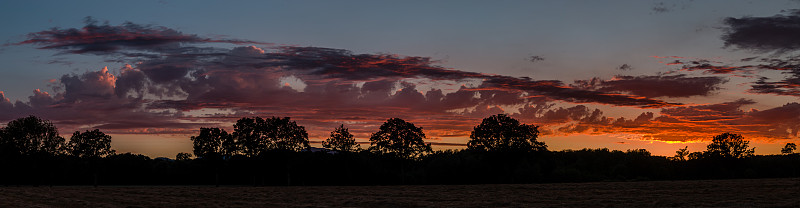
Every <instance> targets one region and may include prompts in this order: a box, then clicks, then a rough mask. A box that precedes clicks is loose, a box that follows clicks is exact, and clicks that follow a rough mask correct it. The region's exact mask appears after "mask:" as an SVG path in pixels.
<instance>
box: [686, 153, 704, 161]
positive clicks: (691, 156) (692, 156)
mask: <svg viewBox="0 0 800 208" xmlns="http://www.w3.org/2000/svg"><path fill="white" fill-rule="evenodd" d="M686 158H688V159H689V160H697V159H702V158H703V152H692V153H689V154H688V155H686Z"/></svg>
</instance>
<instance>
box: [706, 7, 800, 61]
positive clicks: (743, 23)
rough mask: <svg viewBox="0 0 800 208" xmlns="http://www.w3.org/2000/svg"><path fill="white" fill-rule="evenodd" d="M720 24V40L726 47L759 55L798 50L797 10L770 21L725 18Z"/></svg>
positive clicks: (799, 19)
mask: <svg viewBox="0 0 800 208" xmlns="http://www.w3.org/2000/svg"><path fill="white" fill-rule="evenodd" d="M724 23H725V26H726V27H725V28H723V32H724V34H723V36H722V40H723V41H725V46H726V47H737V48H741V49H746V50H751V51H754V52H760V53H768V52H776V53H785V52H789V51H794V50H797V49H800V39H798V38H797V37H798V36H800V10H792V11H791V12H789V13H787V14H785V15H783V14H779V15H775V16H771V17H741V18H735V17H729V18H726V19H725V20H724Z"/></svg>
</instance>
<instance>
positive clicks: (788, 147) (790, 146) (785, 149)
mask: <svg viewBox="0 0 800 208" xmlns="http://www.w3.org/2000/svg"><path fill="white" fill-rule="evenodd" d="M796 149H797V145H796V144H794V143H791V142H790V143H786V146H783V148H781V153H783V154H792V153H794V150H796Z"/></svg>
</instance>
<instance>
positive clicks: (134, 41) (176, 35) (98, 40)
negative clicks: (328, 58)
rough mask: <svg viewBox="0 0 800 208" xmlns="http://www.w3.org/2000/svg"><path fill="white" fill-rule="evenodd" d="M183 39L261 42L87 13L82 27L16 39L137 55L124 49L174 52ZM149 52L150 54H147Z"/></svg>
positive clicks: (44, 46)
mask: <svg viewBox="0 0 800 208" xmlns="http://www.w3.org/2000/svg"><path fill="white" fill-rule="evenodd" d="M186 43H234V44H263V43H261V42H255V41H246V40H235V39H214V38H204V37H200V36H197V35H187V34H183V33H181V32H178V31H176V30H173V29H170V28H166V27H158V26H152V25H139V24H135V23H131V22H126V23H123V24H121V25H116V26H114V25H109V24H108V23H104V24H98V23H97V21H95V20H93V19H91V18H90V17H89V18H87V20H86V26H84V27H83V28H80V29H78V28H69V29H61V28H53V29H50V30H45V31H41V32H35V33H30V34H28V39H27V40H25V41H22V42H18V43H16V44H17V45H22V44H34V45H40V46H41V47H40V48H41V49H57V50H62V51H64V52H66V53H75V54H83V53H90V54H97V55H108V54H114V53H120V54H128V55H134V56H141V55H145V54H139V55H136V53H131V52H129V51H127V50H132V51H142V52H158V53H164V52H168V53H176V52H179V51H180V50H185V49H186V48H185V47H184V46H183V45H182V44H186ZM150 55H152V54H150Z"/></svg>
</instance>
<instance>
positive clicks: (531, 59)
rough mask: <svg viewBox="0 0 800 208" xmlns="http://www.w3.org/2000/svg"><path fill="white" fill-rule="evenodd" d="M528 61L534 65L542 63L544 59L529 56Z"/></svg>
mask: <svg viewBox="0 0 800 208" xmlns="http://www.w3.org/2000/svg"><path fill="white" fill-rule="evenodd" d="M528 61H530V62H533V63H536V62H540V61H544V57H542V56H530V57H528Z"/></svg>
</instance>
